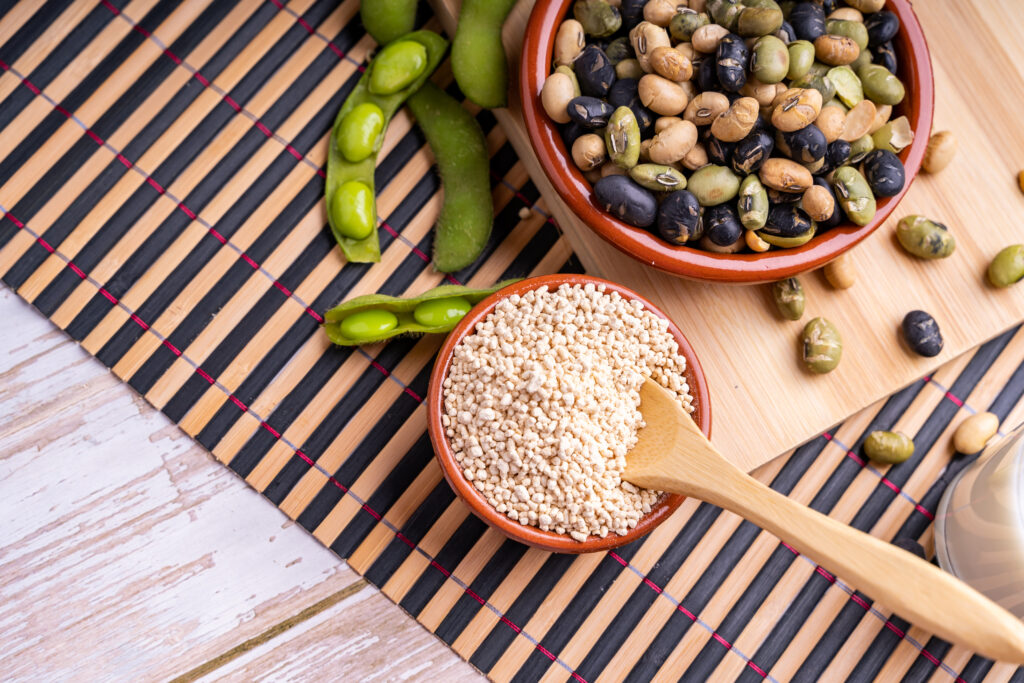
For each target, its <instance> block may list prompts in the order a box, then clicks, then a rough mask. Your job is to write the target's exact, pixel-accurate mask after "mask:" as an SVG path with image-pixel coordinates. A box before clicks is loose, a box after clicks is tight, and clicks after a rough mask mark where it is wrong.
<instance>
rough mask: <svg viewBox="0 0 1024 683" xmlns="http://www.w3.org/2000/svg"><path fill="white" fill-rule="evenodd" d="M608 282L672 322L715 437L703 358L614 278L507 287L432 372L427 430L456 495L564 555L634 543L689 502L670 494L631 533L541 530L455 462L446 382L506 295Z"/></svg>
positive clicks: (505, 528) (474, 316)
mask: <svg viewBox="0 0 1024 683" xmlns="http://www.w3.org/2000/svg"><path fill="white" fill-rule="evenodd" d="M563 284H569V285H587V284H594V285H604V286H605V291H608V292H618V293H619V295H620V296H622V297H623V298H626V299H630V300H637V301H640V302H641V303H642V304H643V305H644V308H646V309H647V310H649V311H651V312H652V313H654V314H655V315H657V316H658V317H659V318H663V319H665V320H667V321H668V331H669V332H670V333H671V334H672V336H673V337H674V338H675V340H676V343H678V344H679V355H681V356H683V357H684V358H685V359H686V371H685V373H684V376H685V377H686V381H687V384H688V385H689V387H690V395H691V396H692V397H693V405H694V412H693V419H694V421H695V422H696V423H697V425H698V426H699V427H700V428H701V431H703V432H704V435H705V436H707V437H709V438H710V436H711V398H710V393H709V391H708V384H707V380H706V378H705V377H704V371H703V370H702V369H701V366H700V361H699V360H698V359H697V355H696V353H695V352H694V350H693V347H692V346H691V345H690V343H689V341H687V339H686V337H685V336H684V335H683V333H682V331H681V330H680V329H679V328H678V327H677V326H676V324H675V323H674V322H672V320H671V319H670V318H669V317H668V316H667V315H665V314H664V313H663V312H662V311H661V310H660V309H659V308H658V307H657V306H655V305H654V304H653V303H651V302H650V301H649V300H648V299H646V298H645V297H643V296H641V295H640V294H637V293H636V292H635V291H633V290H632V289H629V288H628V287H625V286H623V285H619V284H616V283H614V282H609V281H608V280H603V279H601V278H598V277H593V276H590V275H578V274H571V273H569V274H567V273H561V274H557V275H542V276H538V277H531V278H526V279H524V280H520V281H519V282H516V283H513V284H511V285H509V286H508V287H505V288H504V289H501V290H499V291H498V292H495V293H494V294H492V295H490V296H489V297H487V298H486V299H484V300H483V301H481V302H480V303H478V304H476V306H474V307H473V308H472V309H471V310H470V311H469V313H467V314H466V315H465V316H464V317H463V318H462V320H461V321H460V322H459V323H458V325H456V326H455V329H454V330H452V331H451V333H449V335H448V337H447V338H446V339H445V341H444V344H443V345H442V346H441V349H440V351H439V352H438V355H437V360H436V361H435V362H434V369H433V371H432V372H431V374H430V384H429V386H428V389H427V431H428V432H429V434H430V441H431V443H432V445H433V447H434V454H435V456H436V457H437V462H438V464H439V465H440V466H441V472H442V473H443V474H444V477H445V479H447V480H448V483H449V484H450V485H451V487H452V489H453V490H454V491H455V494H456V495H457V496H458V497H459V498H460V499H462V500H463V501H464V502H465V503H466V504H467V505H468V506H469V508H470V510H471V511H472V512H473V514H475V515H476V516H477V517H479V518H480V519H481V520H483V521H484V522H486V523H487V524H488V525H490V526H492V527H494V528H496V529H498V530H499V531H501V532H502V533H503V534H505V535H506V536H508V537H509V538H511V539H513V540H515V541H519V542H520V543H525V544H527V545H530V546H533V547H536V548H542V549H544V550H549V551H553V552H561V553H586V552H595V551H599V550H610V549H612V548H617V547H619V546H622V545H626V544H627V543H631V542H633V541H635V540H637V539H638V538H641V537H642V536H645V535H646V534H648V533H650V532H651V531H652V530H653V529H654V528H655V527H656V526H658V525H659V524H661V523H662V522H664V521H665V520H666V519H668V518H669V516H670V515H671V514H672V513H673V512H674V511H675V510H676V508H678V507H679V505H680V504H681V503H682V502H683V500H685V497H684V496H680V495H675V494H664V495H662V497H661V498H659V499H658V501H657V503H656V504H655V505H654V507H653V509H652V510H651V512H649V513H647V514H646V515H644V516H643V517H642V518H641V519H640V521H639V522H638V523H637V525H636V527H634V528H633V529H630V530H629V533H627V534H625V535H622V536H620V535H618V534H615V533H609V534H608V535H607V536H605V537H604V538H600V537H598V536H590V537H589V538H588V539H587V540H586V541H582V542H580V541H576V540H574V539H573V538H572V537H571V536H569V535H568V534H559V533H555V532H553V531H541V530H540V529H539V528H537V527H534V526H526V525H524V524H520V523H519V522H516V521H515V520H513V519H511V518H509V517H507V516H505V515H504V514H502V513H500V512H498V511H497V510H495V509H494V507H493V506H491V504H490V503H488V502H487V499H486V498H484V496H483V494H482V493H480V492H479V491H477V490H476V487H474V486H473V485H472V484H471V483H470V482H469V481H468V480H467V479H466V478H465V476H463V474H462V467H461V466H460V465H459V463H458V462H457V461H456V460H455V452H454V451H453V450H452V447H451V442H450V441H449V440H448V435H447V434H446V433H445V429H444V426H443V425H442V422H441V418H442V416H443V415H444V380H445V378H447V377H448V371H449V369H450V368H451V363H452V358H453V356H454V354H455V347H456V346H458V345H459V343H461V342H462V340H463V339H464V338H465V337H467V336H469V335H470V334H473V333H474V332H475V331H476V326H477V323H480V322H483V321H484V320H485V319H486V318H487V316H488V315H489V314H490V313H491V312H492V311H493V310H494V307H495V306H496V305H497V304H498V302H499V301H501V300H503V299H506V298H508V297H510V296H512V295H513V294H519V295H522V294H525V293H526V292H529V291H533V290H536V289H539V288H540V287H543V286H545V285H546V286H547V287H548V290H549V291H554V290H556V289H557V288H558V287H559V286H560V285H563Z"/></svg>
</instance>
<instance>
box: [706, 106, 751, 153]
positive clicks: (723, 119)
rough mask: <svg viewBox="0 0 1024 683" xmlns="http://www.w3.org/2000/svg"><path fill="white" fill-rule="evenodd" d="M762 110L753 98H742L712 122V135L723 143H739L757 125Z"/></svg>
mask: <svg viewBox="0 0 1024 683" xmlns="http://www.w3.org/2000/svg"><path fill="white" fill-rule="evenodd" d="M759 109H760V107H759V105H758V104H757V100H755V99H754V98H753V97H741V98H739V99H738V100H736V101H735V102H733V103H732V106H730V107H729V108H728V109H726V110H725V111H724V112H722V113H721V114H719V115H718V118H716V119H715V120H714V121H712V122H711V134H712V135H714V136H715V137H716V138H718V139H719V140H721V141H722V142H739V141H740V140H742V139H743V138H745V137H747V133H749V132H750V131H751V130H752V129H753V128H754V124H755V123H757V112H758V110H759Z"/></svg>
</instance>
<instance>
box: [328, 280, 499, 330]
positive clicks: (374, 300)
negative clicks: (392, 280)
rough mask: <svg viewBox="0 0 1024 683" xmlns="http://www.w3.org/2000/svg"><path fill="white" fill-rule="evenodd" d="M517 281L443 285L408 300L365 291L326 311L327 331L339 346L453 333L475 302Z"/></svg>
mask: <svg viewBox="0 0 1024 683" xmlns="http://www.w3.org/2000/svg"><path fill="white" fill-rule="evenodd" d="M517 281H518V280H517V279H513V280H504V281H502V282H499V283H498V284H496V285H494V286H493V287H488V288H487V289H472V288H470V287H465V286H463V285H441V286H440V287H435V288H434V289H431V290H429V291H426V292H424V293H423V294H420V295H419V296H415V297H411V298H408V299H403V298H401V297H397V296H388V295H386V294H364V295H363V296H357V297H356V298H354V299H349V300H348V301H346V302H344V303H341V304H338V305H337V306H335V307H334V308H332V309H331V310H329V311H327V312H326V313H324V332H326V333H327V337H328V339H330V340H331V341H332V342H334V343H335V344H338V345H340V346H358V345H360V344H374V343H376V342H381V341H384V340H386V339H391V338H393V337H398V336H402V335H420V334H443V333H446V332H450V331H451V330H452V329H453V328H454V327H455V325H456V323H458V322H459V321H460V320H462V318H463V316H465V315H466V313H468V312H469V309H470V307H471V306H472V305H473V304H476V303H479V302H481V301H483V300H484V299H486V298H487V297H488V296H490V295H491V294H494V293H495V292H497V291H498V290H499V289H501V288H503V287H507V286H508V285H510V284H512V283H513V282H517Z"/></svg>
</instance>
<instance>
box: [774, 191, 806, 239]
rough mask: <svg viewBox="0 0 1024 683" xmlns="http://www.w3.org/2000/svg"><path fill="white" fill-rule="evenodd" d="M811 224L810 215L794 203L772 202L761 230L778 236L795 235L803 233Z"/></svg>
mask: <svg viewBox="0 0 1024 683" xmlns="http://www.w3.org/2000/svg"><path fill="white" fill-rule="evenodd" d="M799 197H800V195H797V198H799ZM813 225H814V223H813V221H811V217H810V216H808V215H807V214H806V213H804V210H803V209H801V208H800V207H799V206H797V205H796V204H772V205H771V206H770V207H769V208H768V222H767V223H765V225H764V228H763V230H764V231H765V232H766V233H768V234H769V235H776V236H778V237H796V236H798V235H803V234H805V233H806V232H807V231H808V230H810V229H811V228H812V227H813Z"/></svg>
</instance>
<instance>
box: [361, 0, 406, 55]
mask: <svg viewBox="0 0 1024 683" xmlns="http://www.w3.org/2000/svg"><path fill="white" fill-rule="evenodd" d="M359 17H360V19H362V20H363V26H364V27H365V28H366V32H367V33H369V34H370V35H371V36H373V39H374V40H376V41H377V42H378V43H380V44H381V45H384V44H385V43H390V42H391V41H392V40H395V39H396V38H400V37H402V36H404V35H405V34H406V33H409V32H410V31H412V30H413V28H415V26H416V0H362V3H361V4H360V6H359Z"/></svg>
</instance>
